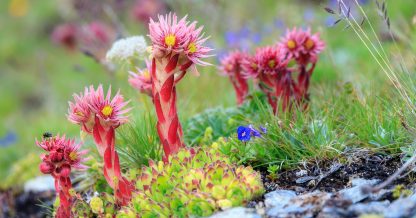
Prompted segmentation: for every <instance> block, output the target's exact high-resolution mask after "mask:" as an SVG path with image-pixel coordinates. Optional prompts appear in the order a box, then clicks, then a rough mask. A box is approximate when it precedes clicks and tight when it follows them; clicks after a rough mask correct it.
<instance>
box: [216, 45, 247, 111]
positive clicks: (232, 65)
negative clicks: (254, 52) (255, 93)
mask: <svg viewBox="0 0 416 218" xmlns="http://www.w3.org/2000/svg"><path fill="white" fill-rule="evenodd" d="M247 56H248V55H247V53H245V52H242V51H238V50H237V51H233V52H231V53H229V54H228V55H227V56H226V57H224V58H223V59H222V60H221V71H222V73H223V74H224V75H226V76H228V77H229V78H230V81H231V83H232V84H233V87H234V90H235V93H236V96H237V104H238V105H241V104H242V103H243V102H244V99H245V97H246V96H247V94H248V84H247V80H246V78H244V77H243V73H242V70H243V68H242V63H243V61H245V59H246V58H247Z"/></svg>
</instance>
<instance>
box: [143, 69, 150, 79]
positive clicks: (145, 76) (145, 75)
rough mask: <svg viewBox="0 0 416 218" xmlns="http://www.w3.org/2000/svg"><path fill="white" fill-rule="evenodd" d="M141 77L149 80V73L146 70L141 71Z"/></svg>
mask: <svg viewBox="0 0 416 218" xmlns="http://www.w3.org/2000/svg"><path fill="white" fill-rule="evenodd" d="M142 75H143V77H144V78H145V79H150V73H149V71H148V70H144V71H143V73H142Z"/></svg>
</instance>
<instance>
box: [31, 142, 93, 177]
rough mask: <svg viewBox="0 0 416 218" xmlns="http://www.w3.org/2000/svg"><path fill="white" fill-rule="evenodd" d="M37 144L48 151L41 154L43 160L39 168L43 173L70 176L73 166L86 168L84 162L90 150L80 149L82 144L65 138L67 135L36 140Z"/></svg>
mask: <svg viewBox="0 0 416 218" xmlns="http://www.w3.org/2000/svg"><path fill="white" fill-rule="evenodd" d="M36 144H37V145H38V146H39V147H41V148H42V149H43V150H45V151H47V152H48V153H47V154H44V155H42V156H41V158H42V162H41V164H40V165H39V168H40V170H41V172H42V173H45V174H52V176H55V177H59V176H63V177H68V176H69V174H70V172H71V168H76V169H85V168H86V166H85V165H83V164H82V163H83V162H84V161H85V160H86V158H84V155H85V154H86V153H87V152H88V151H87V150H83V151H80V147H81V144H80V143H75V140H71V139H67V138H65V135H63V136H59V135H57V136H55V137H51V138H44V139H43V140H42V141H36Z"/></svg>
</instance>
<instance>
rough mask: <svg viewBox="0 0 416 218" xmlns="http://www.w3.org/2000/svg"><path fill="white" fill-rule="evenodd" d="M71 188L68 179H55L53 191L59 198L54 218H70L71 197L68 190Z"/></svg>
mask: <svg viewBox="0 0 416 218" xmlns="http://www.w3.org/2000/svg"><path fill="white" fill-rule="evenodd" d="M71 188H72V183H71V179H70V178H69V177H55V189H56V193H57V194H58V196H59V208H58V210H57V211H56V218H68V217H71V205H72V201H73V199H72V196H71V194H70V193H69V190H70V189H71Z"/></svg>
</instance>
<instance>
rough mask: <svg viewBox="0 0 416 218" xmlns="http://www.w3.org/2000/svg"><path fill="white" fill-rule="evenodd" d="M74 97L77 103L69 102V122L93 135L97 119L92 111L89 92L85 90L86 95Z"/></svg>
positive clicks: (75, 95) (81, 94)
mask: <svg viewBox="0 0 416 218" xmlns="http://www.w3.org/2000/svg"><path fill="white" fill-rule="evenodd" d="M73 96H74V101H75V102H74V103H73V102H68V103H69V109H68V120H69V121H70V122H72V123H74V124H78V125H81V127H82V130H83V131H85V132H88V133H91V132H92V128H93V126H94V122H95V117H94V114H93V113H92V111H91V109H90V93H89V90H88V88H85V91H84V93H80V94H79V95H78V94H74V95H73Z"/></svg>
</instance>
